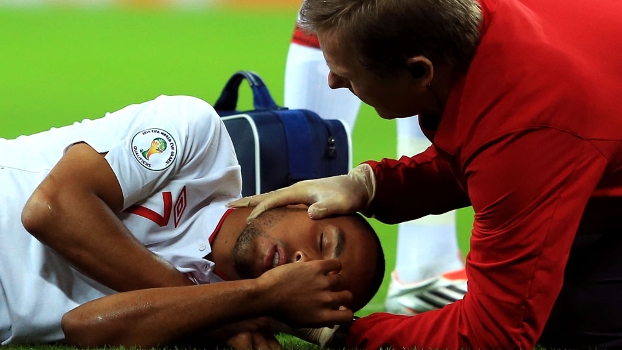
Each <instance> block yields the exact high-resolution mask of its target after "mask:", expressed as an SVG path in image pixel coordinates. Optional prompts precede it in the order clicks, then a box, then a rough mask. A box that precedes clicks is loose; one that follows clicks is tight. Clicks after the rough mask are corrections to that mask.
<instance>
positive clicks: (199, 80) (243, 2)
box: [0, 0, 472, 315]
mask: <svg viewBox="0 0 622 350" xmlns="http://www.w3.org/2000/svg"><path fill="white" fill-rule="evenodd" d="M298 6H299V1H298V0H56V1H52V0H0V82H1V83H0V96H1V97H0V121H1V122H0V137H3V138H14V137H17V136H18V135H21V134H29V133H34V132H38V131H43V130H46V129H49V128H50V127H54V126H62V125H66V124H69V123H72V122H74V121H77V120H81V119H84V118H98V117H100V116H103V115H104V113H106V112H109V111H114V110H117V109H119V108H121V107H124V106H126V105H128V104H132V103H139V102H143V101H146V100H150V99H153V98H155V97H157V96H158V95H161V94H167V95H176V94H184V95H193V96H197V97H201V98H203V99H204V100H206V101H208V102H215V101H216V99H217V98H218V96H219V94H220V91H221V89H222V87H223V86H224V84H225V82H226V81H227V79H228V78H229V76H230V75H231V74H232V73H234V72H235V71H237V70H240V69H247V70H253V71H255V72H257V73H259V74H260V75H261V76H262V77H263V78H264V80H265V81H266V84H267V85H268V87H269V88H270V90H271V92H272V94H273V97H274V99H275V100H276V101H277V103H280V104H281V103H282V101H283V75H284V72H283V67H284V64H285V59H286V54H287V49H288V45H289V40H290V37H291V33H292V29H293V26H294V20H295V18H296V11H297V9H298ZM241 99H242V100H243V103H242V104H241V106H239V107H241V108H247V109H250V108H251V106H252V105H251V101H250V92H249V91H247V90H245V89H242V93H241ZM353 144H354V152H353V153H354V163H355V164H357V163H359V162H361V161H363V160H366V159H380V158H382V157H394V156H395V153H396V150H395V123H394V122H393V121H386V120H382V119H380V118H379V117H377V116H376V115H375V113H374V111H373V109H371V108H369V107H368V106H364V107H363V109H362V111H361V115H360V116H359V119H358V121H357V124H356V126H355V129H354V133H353ZM41 147H45V145H41ZM0 151H1V150H0ZM0 186H6V185H0ZM458 219H459V240H460V246H461V248H462V251H463V252H464V253H466V252H467V251H468V239H469V232H470V227H471V224H472V211H471V210H470V209H464V210H461V211H460V212H459V213H458ZM371 222H372V224H373V225H374V227H375V228H376V229H377V230H378V232H379V234H380V236H381V240H382V242H383V246H384V248H385V252H386V258H387V276H388V274H389V273H390V271H391V270H392V269H393V265H394V260H395V245H396V231H397V230H396V227H395V226H389V225H383V224H380V223H378V222H376V221H375V220H371ZM386 287H387V284H386V283H385V284H384V285H383V288H382V289H381V291H380V293H378V295H377V296H376V297H375V298H374V300H372V302H371V303H370V304H369V305H368V306H367V307H366V308H365V309H363V310H362V311H361V312H360V315H365V314H368V313H370V312H374V311H382V309H383V305H382V304H383V300H384V296H385V294H386Z"/></svg>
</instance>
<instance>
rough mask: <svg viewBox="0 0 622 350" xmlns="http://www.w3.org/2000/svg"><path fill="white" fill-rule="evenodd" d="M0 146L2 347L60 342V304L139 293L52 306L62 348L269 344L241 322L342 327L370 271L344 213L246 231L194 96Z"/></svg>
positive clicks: (210, 126)
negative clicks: (192, 339) (196, 339)
mask: <svg viewBox="0 0 622 350" xmlns="http://www.w3.org/2000/svg"><path fill="white" fill-rule="evenodd" d="M0 148H1V149H2V150H3V152H2V155H0V183H2V184H3V191H2V192H1V193H0V196H1V198H2V201H3V203H10V205H4V206H2V207H1V208H0V251H1V254H0V266H1V267H2V268H1V269H0V287H1V289H0V291H1V292H2V293H1V294H0V340H1V342H2V344H14V343H27V342H28V343H33V342H37V343H40V342H53V341H63V340H64V339H65V334H64V333H63V330H62V329H61V318H62V317H63V315H64V314H65V313H66V312H68V311H70V310H72V309H74V308H76V307H78V306H80V305H82V304H85V303H87V302H89V301H92V300H95V299H98V298H101V297H104V296H107V295H112V294H116V291H118V292H126V291H132V290H140V291H138V292H135V293H127V294H126V293H122V294H116V295H114V296H112V297H104V298H102V299H100V300H98V301H97V302H95V303H92V304H87V305H84V307H81V308H78V309H76V310H75V311H74V312H72V313H70V314H68V315H67V316H66V317H65V319H64V322H63V323H64V326H65V331H66V332H67V338H68V339H67V340H68V341H69V343H71V344H75V345H80V346H103V345H126V346H143V347H147V346H153V345H164V344H171V343H174V342H176V341H179V340H180V338H184V339H188V337H189V336H190V335H191V334H193V333H195V332H199V334H200V335H201V337H200V338H201V340H202V341H203V342H204V343H205V342H215V343H219V344H227V345H230V346H234V347H237V348H243V347H247V346H253V345H263V344H271V346H276V341H275V340H274V337H273V336H272V334H271V333H270V330H269V329H266V328H257V324H261V322H259V321H257V320H255V321H253V320H251V321H249V320H250V319H254V318H257V317H262V316H270V317H272V318H274V319H276V320H279V321H282V322H286V323H289V324H294V325H296V326H320V325H332V324H337V323H342V322H345V321H348V320H350V319H351V318H352V312H353V310H356V309H358V308H360V307H362V306H363V305H364V304H365V303H366V302H367V301H368V300H369V299H370V298H371V296H372V295H373V294H374V293H375V291H376V290H377V288H378V286H379V284H380V282H381V279H382V276H383V272H384V271H383V270H384V266H383V263H384V261H383V258H382V251H381V248H380V245H379V242H378V239H377V237H376V235H375V234H374V233H373V230H372V229H371V228H370V227H369V226H368V225H367V222H366V221H365V220H364V219H362V218H360V217H357V216H339V217H334V218H331V219H328V220H323V221H318V222H315V221H312V220H310V219H309V218H308V216H307V215H306V210H305V209H303V208H287V209H286V210H283V211H273V212H270V213H268V214H267V215H265V216H262V219H261V220H259V222H258V223H257V225H251V226H247V225H246V223H245V219H246V217H247V216H248V213H249V212H248V211H247V210H240V209H236V210H231V209H227V208H226V207H225V206H224V204H225V203H227V202H229V201H230V200H231V199H233V198H239V196H240V190H241V183H240V181H241V180H240V178H241V176H240V167H239V165H238V163H237V160H236V157H235V153H234V150H233V146H232V144H231V141H230V138H229V135H228V134H227V132H226V129H225V128H224V126H223V124H222V122H221V121H220V118H219V117H218V115H217V114H216V113H215V112H214V110H213V109H212V108H211V107H210V106H209V105H208V104H207V103H205V102H204V101H201V100H199V99H196V98H192V97H167V96H161V97H158V98H157V99H155V100H153V101H149V102H146V103H143V104H138V105H132V106H128V107H126V108H124V109H122V110H120V111H117V112H114V113H111V114H107V115H106V116H105V117H104V118H101V119H96V120H92V121H91V120H85V121H83V122H81V123H75V124H74V125H71V126H67V127H63V128H58V129H51V130H49V131H46V132H43V133H39V134H34V135H30V136H22V137H19V138H17V139H14V140H5V139H0ZM20 217H21V221H20ZM293 232H295V233H296V234H291V233H293ZM370 250H371V251H374V252H376V253H377V254H370V253H369V251H370ZM291 262H297V263H295V264H288V263H291ZM281 265H285V266H281ZM223 281H225V282H223ZM214 282H222V283H214ZM197 285H201V286H197ZM156 287H181V288H173V289H166V288H160V289H158V288H156ZM147 288H154V289H150V290H143V289H147ZM344 306H345V308H343V307H344ZM240 321H245V322H241V323H240ZM83 327H84V328H83ZM210 331H212V332H210ZM240 339H242V340H240ZM244 339H246V343H244V341H245V340H244Z"/></svg>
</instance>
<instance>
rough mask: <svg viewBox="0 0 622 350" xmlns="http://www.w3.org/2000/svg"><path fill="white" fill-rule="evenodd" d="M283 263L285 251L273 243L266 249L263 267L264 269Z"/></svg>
mask: <svg viewBox="0 0 622 350" xmlns="http://www.w3.org/2000/svg"><path fill="white" fill-rule="evenodd" d="M283 264H285V252H284V251H283V248H281V247H279V246H277V245H275V246H273V247H272V248H270V250H269V251H268V254H267V255H266V258H265V260H264V267H265V268H266V271H268V270H270V269H273V268H275V267H277V266H280V265H283Z"/></svg>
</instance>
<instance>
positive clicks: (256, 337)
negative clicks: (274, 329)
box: [252, 332, 281, 350]
mask: <svg viewBox="0 0 622 350" xmlns="http://www.w3.org/2000/svg"><path fill="white" fill-rule="evenodd" d="M252 336H253V349H261V350H279V349H281V344H279V342H278V341H277V340H276V338H275V337H274V335H272V334H271V333H268V332H253V333H252Z"/></svg>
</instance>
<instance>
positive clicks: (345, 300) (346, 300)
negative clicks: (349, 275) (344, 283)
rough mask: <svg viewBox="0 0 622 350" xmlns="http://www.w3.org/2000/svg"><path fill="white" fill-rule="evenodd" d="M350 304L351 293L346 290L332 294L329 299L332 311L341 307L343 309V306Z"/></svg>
mask: <svg viewBox="0 0 622 350" xmlns="http://www.w3.org/2000/svg"><path fill="white" fill-rule="evenodd" d="M351 303H352V293H350V291H347V290H342V291H338V292H333V293H332V295H331V297H330V307H331V308H332V309H339V308H341V307H345V305H350V304H351Z"/></svg>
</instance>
